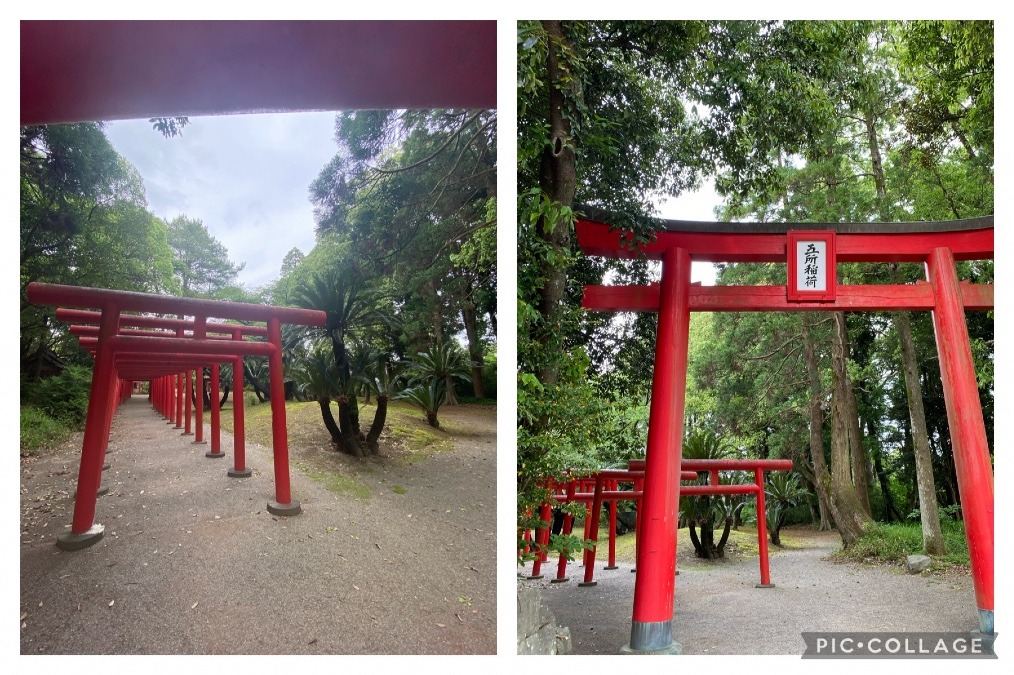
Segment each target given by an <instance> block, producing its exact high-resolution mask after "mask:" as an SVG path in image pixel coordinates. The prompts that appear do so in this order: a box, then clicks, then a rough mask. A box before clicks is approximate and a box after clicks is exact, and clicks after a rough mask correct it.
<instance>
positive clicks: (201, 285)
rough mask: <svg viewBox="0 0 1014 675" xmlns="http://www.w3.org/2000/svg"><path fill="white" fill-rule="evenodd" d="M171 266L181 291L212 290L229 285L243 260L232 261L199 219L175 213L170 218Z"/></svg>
mask: <svg viewBox="0 0 1014 675" xmlns="http://www.w3.org/2000/svg"><path fill="white" fill-rule="evenodd" d="M169 245H170V246H171V247H172V249H173V254H174V255H173V270H174V271H175V274H176V278H177V279H178V280H179V283H180V287H181V288H182V289H183V294H184V295H197V294H213V293H215V292H216V291H218V290H220V289H222V288H224V287H226V286H228V285H229V284H230V283H232V281H233V280H234V279H235V278H236V275H237V274H238V273H239V272H240V271H241V270H242V269H243V268H244V267H245V265H246V263H240V264H239V265H236V264H234V263H233V262H232V261H230V260H229V252H228V250H226V248H225V246H223V245H222V242H220V241H218V239H216V238H215V237H213V236H212V235H211V233H210V232H209V231H208V227H207V226H206V225H205V224H204V223H202V222H201V221H200V220H196V219H193V218H187V217H186V216H177V217H176V218H173V219H172V220H171V221H169Z"/></svg>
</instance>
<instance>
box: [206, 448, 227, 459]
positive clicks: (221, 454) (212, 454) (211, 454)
mask: <svg viewBox="0 0 1014 675" xmlns="http://www.w3.org/2000/svg"><path fill="white" fill-rule="evenodd" d="M204 456H205V457H211V458H212V459H218V458H219V457H225V453H224V452H222V451H221V450H219V451H218V452H212V451H211V450H208V451H207V452H206V453H204Z"/></svg>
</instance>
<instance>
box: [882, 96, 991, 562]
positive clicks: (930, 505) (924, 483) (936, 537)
mask: <svg viewBox="0 0 1014 675" xmlns="http://www.w3.org/2000/svg"><path fill="white" fill-rule="evenodd" d="M865 120H866V135H867V138H868V140H869V145H870V155H871V156H872V158H873V179H874V183H875V185H876V189H877V197H878V199H879V201H880V209H881V212H880V215H881V219H882V220H883V219H885V215H886V211H887V183H886V181H885V180H884V167H883V163H882V162H881V160H880V143H879V141H878V139H877V129H876V124H875V123H874V117H873V113H872V112H871V111H870V110H869V109H867V111H866V114H865ZM955 130H957V128H956V127H955ZM962 140H964V139H962ZM968 152H969V154H970V155H971V156H972V157H973V158H974V153H973V152H972V150H971V148H970V147H969V148H968ZM891 276H892V277H893V280H894V282H895V283H899V282H900V273H899V271H898V265H897V263H895V264H893V265H892V266H891ZM895 325H896V326H897V328H898V339H899V341H900V342H901V358H902V371H903V372H904V375H905V393H906V395H907V397H908V412H909V418H910V419H911V422H912V440H913V447H914V449H915V470H916V481H917V483H918V487H919V505H920V506H919V513H920V519H921V521H922V534H923V550H924V551H925V552H926V553H931V554H934V555H939V554H941V553H943V552H944V540H943V536H942V534H941V532H940V520H939V515H938V514H937V500H936V488H935V487H934V485H933V464H932V458H931V457H930V454H929V436H928V434H927V433H926V415H925V411H924V410H923V404H922V387H921V386H920V383H919V370H918V365H917V362H916V358H915V345H914V342H913V341H912V328H911V324H910V322H909V316H908V313H906V312H898V313H897V314H895Z"/></svg>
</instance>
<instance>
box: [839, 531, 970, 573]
mask: <svg viewBox="0 0 1014 675" xmlns="http://www.w3.org/2000/svg"><path fill="white" fill-rule="evenodd" d="M941 530H942V532H943V535H944V547H945V550H946V551H947V553H946V554H945V555H943V556H940V557H938V558H937V557H935V560H937V561H938V562H943V563H947V564H952V565H968V564H969V558H968V543H967V540H966V538H965V528H964V525H963V524H962V523H961V522H960V521H952V520H944V521H941ZM922 554H923V540H922V528H921V527H920V525H919V524H918V523H905V524H891V525H888V524H883V523H877V524H874V525H872V526H871V527H869V528H867V530H866V531H865V532H864V533H863V535H862V536H861V537H860V538H859V540H858V541H856V542H855V543H854V544H853V545H852V546H850V547H849V548H848V549H846V550H842V551H838V552H837V553H836V554H835V556H836V557H838V558H840V559H844V560H854V561H861V562H869V561H878V562H891V563H903V562H904V561H905V557H906V556H910V555H922Z"/></svg>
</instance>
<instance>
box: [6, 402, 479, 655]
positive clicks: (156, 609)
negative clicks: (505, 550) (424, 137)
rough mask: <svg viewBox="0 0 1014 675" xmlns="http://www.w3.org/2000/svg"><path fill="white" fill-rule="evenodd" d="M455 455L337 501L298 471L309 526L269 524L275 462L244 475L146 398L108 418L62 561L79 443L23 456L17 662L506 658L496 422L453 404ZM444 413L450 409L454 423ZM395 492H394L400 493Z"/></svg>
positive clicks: (296, 488) (386, 474)
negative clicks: (60, 542) (137, 657)
mask: <svg viewBox="0 0 1014 675" xmlns="http://www.w3.org/2000/svg"><path fill="white" fill-rule="evenodd" d="M446 410H447V415H448V417H450V416H451V415H463V416H465V417H466V418H468V419H470V420H471V428H472V429H473V430H474V433H472V435H469V436H464V435H462V436H461V437H454V438H453V443H454V445H453V449H451V450H449V451H446V452H439V453H436V454H434V455H432V456H430V457H428V458H426V459H422V460H419V461H415V462H412V463H411V464H404V465H399V464H397V463H392V464H391V465H390V466H387V467H385V469H384V471H380V472H375V473H373V474H372V475H370V476H369V477H368V478H367V479H366V480H367V481H368V482H369V487H370V492H371V496H370V497H369V498H366V499H364V498H356V497H351V496H345V495H342V494H335V493H333V492H330V491H328V490H327V489H325V488H324V487H323V486H322V485H321V484H320V483H318V482H315V481H313V480H311V479H310V478H308V477H307V476H305V475H303V474H302V473H301V472H300V471H299V470H297V469H296V468H295V467H294V468H293V470H292V494H293V497H294V498H295V499H297V500H299V502H300V503H301V505H302V507H303V513H301V514H300V515H298V516H294V517H291V518H285V517H276V516H272V515H270V514H269V513H268V512H267V510H266V508H265V506H266V504H267V502H268V500H270V499H272V498H273V495H274V482H273V477H272V461H271V452H270V450H269V449H265V448H262V447H258V446H254V445H252V444H249V443H248V445H247V459H248V461H247V464H248V465H249V466H251V467H253V469H254V474H253V476H252V477H250V478H246V479H236V478H229V477H227V476H226V469H227V468H229V467H230V466H231V465H232V458H231V447H232V439H231V437H229V436H228V435H227V434H225V433H224V432H223V440H222V447H223V449H225V450H226V452H227V456H226V457H225V458H224V459H209V458H207V457H205V456H204V453H205V452H206V451H207V449H208V446H206V445H194V444H193V443H192V441H193V436H181V435H180V431H179V430H176V429H174V428H173V427H172V426H171V425H169V424H166V423H165V422H164V421H163V420H162V419H161V417H159V416H158V415H157V414H156V413H155V412H154V411H153V410H152V409H151V408H150V407H149V406H148V404H147V401H146V400H145V399H144V398H143V397H135V398H134V399H132V400H130V401H128V402H127V403H126V404H124V405H123V406H121V408H120V410H119V411H118V412H117V414H116V418H115V419H114V423H113V432H112V437H111V440H110V444H109V451H108V455H107V458H108V461H109V462H110V463H111V468H110V469H109V470H107V471H106V472H105V473H104V481H103V482H104V484H106V485H108V486H109V488H110V491H109V494H107V495H105V496H103V497H100V498H99V501H98V507H97V515H96V521H97V522H99V523H102V524H103V525H104V526H105V528H106V533H105V537H104V538H103V539H102V540H101V541H100V542H98V543H97V544H96V545H94V546H91V547H90V548H87V549H83V550H81V551H73V552H68V551H62V550H60V549H58V548H57V547H56V546H55V543H54V542H55V540H56V537H57V536H58V535H59V534H62V533H63V532H65V531H67V530H68V529H69V525H70V521H71V516H72V513H73V498H72V497H73V494H74V491H75V489H76V477H77V468H78V462H79V456H80V437H78V439H77V441H76V443H71V444H68V445H67V446H65V447H64V448H62V449H61V450H60V451H58V452H56V453H54V454H49V455H45V456H43V457H39V458H34V459H29V460H25V459H23V460H22V466H21V622H20V625H21V653H22V654H39V653H43V654H46V653H55V654H358V653H381V654H420V653H435V654H468V653H493V652H495V650H496V579H495V569H496V564H495V548H496V547H495V543H496V536H495V532H496V435H495V411H494V412H491V411H490V410H481V409H478V410H471V411H470V410H468V409H467V408H466V407H462V408H461V409H457V410H456V409H451V408H448V409H446ZM443 412H444V411H442V414H443ZM394 484H396V485H398V486H399V488H400V489H399V490H398V491H397V492H395V491H393V490H392V489H391V487H392V485H394Z"/></svg>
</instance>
